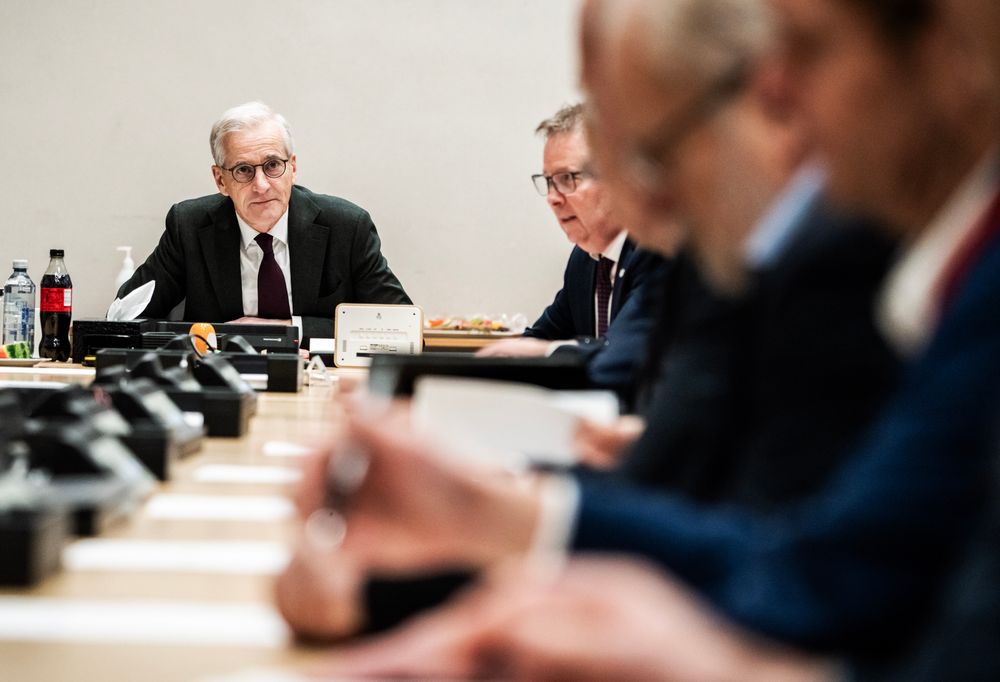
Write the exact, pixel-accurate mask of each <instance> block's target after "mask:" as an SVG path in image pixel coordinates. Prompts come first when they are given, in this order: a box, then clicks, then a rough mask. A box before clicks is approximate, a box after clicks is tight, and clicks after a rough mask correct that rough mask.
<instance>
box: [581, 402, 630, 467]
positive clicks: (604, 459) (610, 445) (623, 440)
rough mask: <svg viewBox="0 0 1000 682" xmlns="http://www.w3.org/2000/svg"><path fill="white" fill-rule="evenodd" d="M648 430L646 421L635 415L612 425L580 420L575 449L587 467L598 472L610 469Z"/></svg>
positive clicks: (624, 417) (625, 417) (619, 419)
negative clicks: (598, 470)
mask: <svg viewBox="0 0 1000 682" xmlns="http://www.w3.org/2000/svg"><path fill="white" fill-rule="evenodd" d="M645 430H646V421H645V420H644V419H643V418H642V417H637V416H636V415H632V414H627V415H624V416H622V417H619V418H618V420H617V421H615V422H614V423H612V424H599V423H597V422H594V421H591V420H589V419H581V420H580V421H579V422H578V424H577V429H576V433H575V434H574V435H573V448H574V449H575V450H576V452H577V453H578V454H579V456H580V461H581V462H583V463H584V464H586V465H588V466H591V467H594V468H595V469H611V468H614V467H616V466H618V464H619V463H620V462H621V460H622V457H624V455H625V453H626V452H627V451H628V449H629V448H630V447H631V446H632V444H633V443H635V442H636V441H637V440H639V437H640V436H641V435H642V432H643V431H645Z"/></svg>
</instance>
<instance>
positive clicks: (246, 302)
mask: <svg viewBox="0 0 1000 682" xmlns="http://www.w3.org/2000/svg"><path fill="white" fill-rule="evenodd" d="M236 222H237V223H239V226H240V284H241V288H242V290H243V314H244V315H246V316H247V317H256V316H257V314H258V307H257V273H258V271H259V270H260V264H261V261H263V260H264V250H263V249H262V248H260V244H258V243H257V242H256V241H254V239H255V238H256V237H257V235H258V234H260V233H259V232H258V231H257V230H255V229H253V228H252V227H250V226H249V225H248V224H247V223H246V222H245V221H244V220H243V218H241V217H240V214H239V213H237V214H236ZM268 234H270V235H271V237H272V238H273V239H272V241H271V245H272V249H273V250H274V260H275V262H276V263H277V264H278V267H279V268H281V274H282V275H284V276H285V290H286V291H287V292H288V309H289V310H293V308H292V262H291V258H290V256H289V253H288V209H287V208H286V209H285V212H284V213H283V214H282V216H281V217H280V218H278V222H276V223H275V224H274V227H272V228H271V230H270V231H269V232H268ZM292 325H293V326H296V327H298V328H299V332H300V333H301V331H302V318H301V317H299V316H292Z"/></svg>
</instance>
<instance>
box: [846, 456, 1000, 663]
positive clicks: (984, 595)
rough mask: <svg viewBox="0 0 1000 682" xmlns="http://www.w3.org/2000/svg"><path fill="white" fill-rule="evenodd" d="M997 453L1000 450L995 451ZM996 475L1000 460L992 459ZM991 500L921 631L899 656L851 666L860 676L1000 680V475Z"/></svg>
mask: <svg viewBox="0 0 1000 682" xmlns="http://www.w3.org/2000/svg"><path fill="white" fill-rule="evenodd" d="M998 454H1000V453H998ZM997 468H998V472H997V473H998V474H1000V460H998V461H997ZM995 480H996V483H995V484H994V486H993V493H992V498H993V504H992V509H991V511H990V513H989V515H988V516H987V517H986V519H985V521H984V523H983V525H982V527H981V528H980V529H979V532H978V533H977V534H976V536H975V538H974V540H973V542H972V544H971V546H970V548H969V551H968V552H967V553H966V554H965V556H964V558H963V560H962V561H961V562H960V563H959V565H958V567H957V568H956V570H955V572H954V573H953V574H952V577H951V579H950V581H949V585H948V589H947V590H946V591H945V592H944V599H943V600H942V603H941V605H940V607H939V609H938V610H937V611H936V612H935V614H934V616H933V617H932V619H931V622H930V623H929V625H928V627H927V630H926V631H925V632H924V633H923V635H922V636H921V637H919V638H917V639H916V640H915V641H914V642H913V643H912V644H911V645H910V646H909V647H908V649H907V651H906V653H905V654H904V655H903V656H900V657H899V659H897V660H894V661H891V662H890V663H888V664H884V663H883V664H882V665H881V666H879V668H880V669H872V668H871V667H869V666H867V665H862V666H860V670H855V675H854V677H855V678H857V679H861V680H881V681H882V682H886V681H887V680H893V681H894V682H936V681H937V680H949V682H996V680H1000V648H998V646H997V643H998V642H1000V477H998V478H996V479H995Z"/></svg>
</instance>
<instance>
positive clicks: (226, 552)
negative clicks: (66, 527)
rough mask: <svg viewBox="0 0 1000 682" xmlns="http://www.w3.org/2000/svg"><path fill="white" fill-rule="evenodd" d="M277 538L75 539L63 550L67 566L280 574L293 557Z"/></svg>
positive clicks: (86, 569) (183, 571)
mask: <svg viewBox="0 0 1000 682" xmlns="http://www.w3.org/2000/svg"><path fill="white" fill-rule="evenodd" d="M290 556H291V555H290V551H289V549H288V547H286V546H285V545H283V544H281V543H278V542H236V541H228V540H224V541H222V540H220V541H212V542H202V541H191V542H187V541H173V540H115V539H102V538H93V539H87V540H77V541H76V542H74V543H72V544H70V545H68V546H67V547H66V548H64V549H63V553H62V564H63V568H64V569H66V570H68V571H135V572H161V571H162V572H165V573H227V574H232V575H277V574H278V573H280V572H281V571H282V570H283V569H284V568H285V566H287V565H288V561H289V559H290Z"/></svg>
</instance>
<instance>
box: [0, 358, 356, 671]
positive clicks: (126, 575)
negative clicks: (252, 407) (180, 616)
mask: <svg viewBox="0 0 1000 682" xmlns="http://www.w3.org/2000/svg"><path fill="white" fill-rule="evenodd" d="M341 374H346V375H348V377H353V378H354V379H355V380H357V379H358V376H361V377H363V376H364V374H363V372H362V373H359V372H358V371H353V372H351V371H347V372H346V373H345V372H341ZM34 376H38V377H39V378H41V379H48V380H53V379H58V378H59V377H58V375H56V376H52V375H48V376H45V375H38V374H36V375H34ZM25 378H30V377H26V376H25V373H24V372H20V371H19V372H6V371H4V368H0V379H2V380H11V379H15V380H24V379H25ZM63 378H65V379H66V380H69V381H81V382H85V381H87V379H86V377H85V376H84V375H83V374H80V373H76V374H67V375H66V376H65V377H63ZM345 378H347V377H345ZM336 391H337V386H336V383H334V384H333V385H314V386H310V387H306V388H305V389H304V390H303V391H302V392H301V393H298V394H286V393H275V394H268V393H260V394H259V403H258V413H257V415H256V416H255V417H254V418H253V419H252V421H251V426H250V431H249V433H248V435H247V436H245V437H243V438H239V439H224V438H212V439H205V441H204V446H203V448H202V450H201V451H200V452H199V453H197V454H195V455H192V456H190V457H188V458H186V459H184V460H181V462H180V463H179V466H177V467H176V469H175V472H174V476H173V480H171V481H169V482H167V483H164V484H160V485H159V486H158V488H157V491H156V492H155V493H154V494H153V496H152V497H151V498H150V501H154V500H156V499H157V496H160V495H167V496H173V495H197V496H215V497H223V498H239V497H241V496H265V497H267V498H271V499H272V500H275V499H276V500H277V501H278V502H283V500H282V498H283V497H287V495H288V494H289V492H290V491H291V489H292V488H293V486H294V484H293V483H289V482H285V483H242V482H240V483H235V482H228V481H226V482H220V481H213V482H206V481H204V480H199V478H198V477H197V472H198V471H199V469H201V468H202V467H205V466H207V465H237V466H248V467H268V468H273V467H281V468H287V469H295V470H297V469H298V466H299V464H300V462H301V457H300V456H299V457H296V456H273V455H270V454H265V451H268V452H270V451H272V450H273V448H274V446H273V444H272V445H271V446H269V447H268V448H265V444H267V443H271V442H275V441H280V442H283V443H293V444H297V445H301V446H312V445H315V444H318V443H321V442H323V441H324V439H326V438H327V437H329V436H330V434H331V433H332V432H333V430H335V429H336V428H338V427H339V412H338V411H337V409H336V406H335V404H334V403H333V402H332V398H333V396H334V395H335V393H336ZM149 503H150V502H147V505H146V507H144V508H143V509H140V510H139V511H138V512H137V513H136V514H134V515H133V516H132V518H131V519H130V520H129V521H128V522H126V523H124V524H121V525H119V526H116V527H114V528H112V529H110V530H109V531H108V532H106V533H104V534H103V535H102V536H100V538H101V539H111V540H137V541H152V542H161V541H194V542H206V541H207V542H232V541H239V542H247V543H268V544H270V545H273V546H275V547H277V548H279V549H280V550H281V551H284V547H286V546H287V545H288V543H290V542H291V540H292V539H293V536H294V533H295V532H296V525H295V521H294V519H293V517H292V516H288V515H286V516H285V517H283V518H272V519H263V520H251V519H235V520H233V519H226V520H206V519H183V518H182V519H177V518H170V519H164V518H159V517H151V516H150V514H149V513H148V505H149ZM78 542H79V541H78ZM271 573H272V574H263V573H257V574H255V573H253V572H241V571H240V570H234V571H233V572H232V573H226V572H202V573H199V572H185V571H173V570H164V571H161V570H156V569H153V570H149V569H147V570H124V571H123V570H114V569H112V570H99V569H90V570H85V569H80V568H64V570H63V571H62V572H61V573H59V574H57V575H55V576H53V577H51V578H49V579H48V580H46V581H44V582H43V583H41V584H40V585H38V586H36V587H34V588H31V589H2V590H0V625H2V622H3V613H2V610H3V609H4V606H3V604H4V603H5V602H4V600H5V599H6V600H8V601H7V603H8V604H9V603H10V598H12V597H14V598H21V599H20V601H21V602H22V603H29V604H30V603H39V602H43V601H44V600H45V599H49V598H51V599H55V600H58V601H59V602H60V603H62V602H65V603H66V604H72V603H74V602H76V601H77V600H86V601H90V600H98V601H100V602H102V603H104V602H106V603H107V604H108V605H109V606H118V605H129V604H132V605H135V604H140V605H141V604H144V603H150V602H152V603H155V604H158V605H167V606H169V605H177V604H196V605H203V606H207V607H209V608H212V607H214V606H216V605H218V606H219V607H222V608H225V607H227V606H231V605H249V606H252V607H256V608H257V609H258V610H260V611H264V610H272V609H273V607H272V601H271V590H272V581H273V571H271ZM265 615H269V614H265ZM277 625H278V626H279V630H278V633H277V635H276V636H275V637H274V641H271V642H268V643H264V644H253V645H246V644H245V643H240V644H236V645H218V644H212V645H202V644H198V645H191V644H187V643H185V644H179V643H169V642H163V641H156V642H154V641H136V642H131V643H129V642H122V641H102V640H100V639H99V638H98V639H96V640H95V641H84V640H85V639H86V638H85V637H81V638H75V637H72V636H68V637H53V638H52V640H51V641H48V640H46V638H45V637H42V636H36V637H25V636H10V635H9V634H6V633H4V632H3V628H2V627H0V680H3V682H22V681H34V680H44V681H46V682H60V681H62V680H67V681H68V680H73V681H83V682H90V681H91V680H94V681H98V680H100V681H101V682H117V681H119V680H120V681H122V682H124V681H126V680H127V681H130V682H131V681H136V680H142V681H146V682H174V681H180V680H185V681H186V680H199V679H205V678H213V677H214V676H223V677H225V676H228V675H233V674H238V673H240V672H241V671H246V670H248V669H258V668H264V669H268V670H270V669H272V668H275V669H282V670H288V671H290V672H294V671H295V670H296V669H298V668H300V667H301V666H303V665H308V664H310V663H313V662H315V660H316V658H317V656H320V655H322V652H320V651H318V650H316V649H310V648H306V647H304V646H302V645H299V644H296V643H293V642H292V641H291V640H290V638H289V637H288V635H287V632H286V631H284V630H283V624H281V623H280V622H279V623H277ZM177 627H178V628H180V629H183V628H184V627H185V625H184V623H181V624H179V625H178V626H177ZM139 639H141V638H139ZM153 639H155V638H153ZM233 679H238V677H234V678H233ZM261 679H264V678H261Z"/></svg>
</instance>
